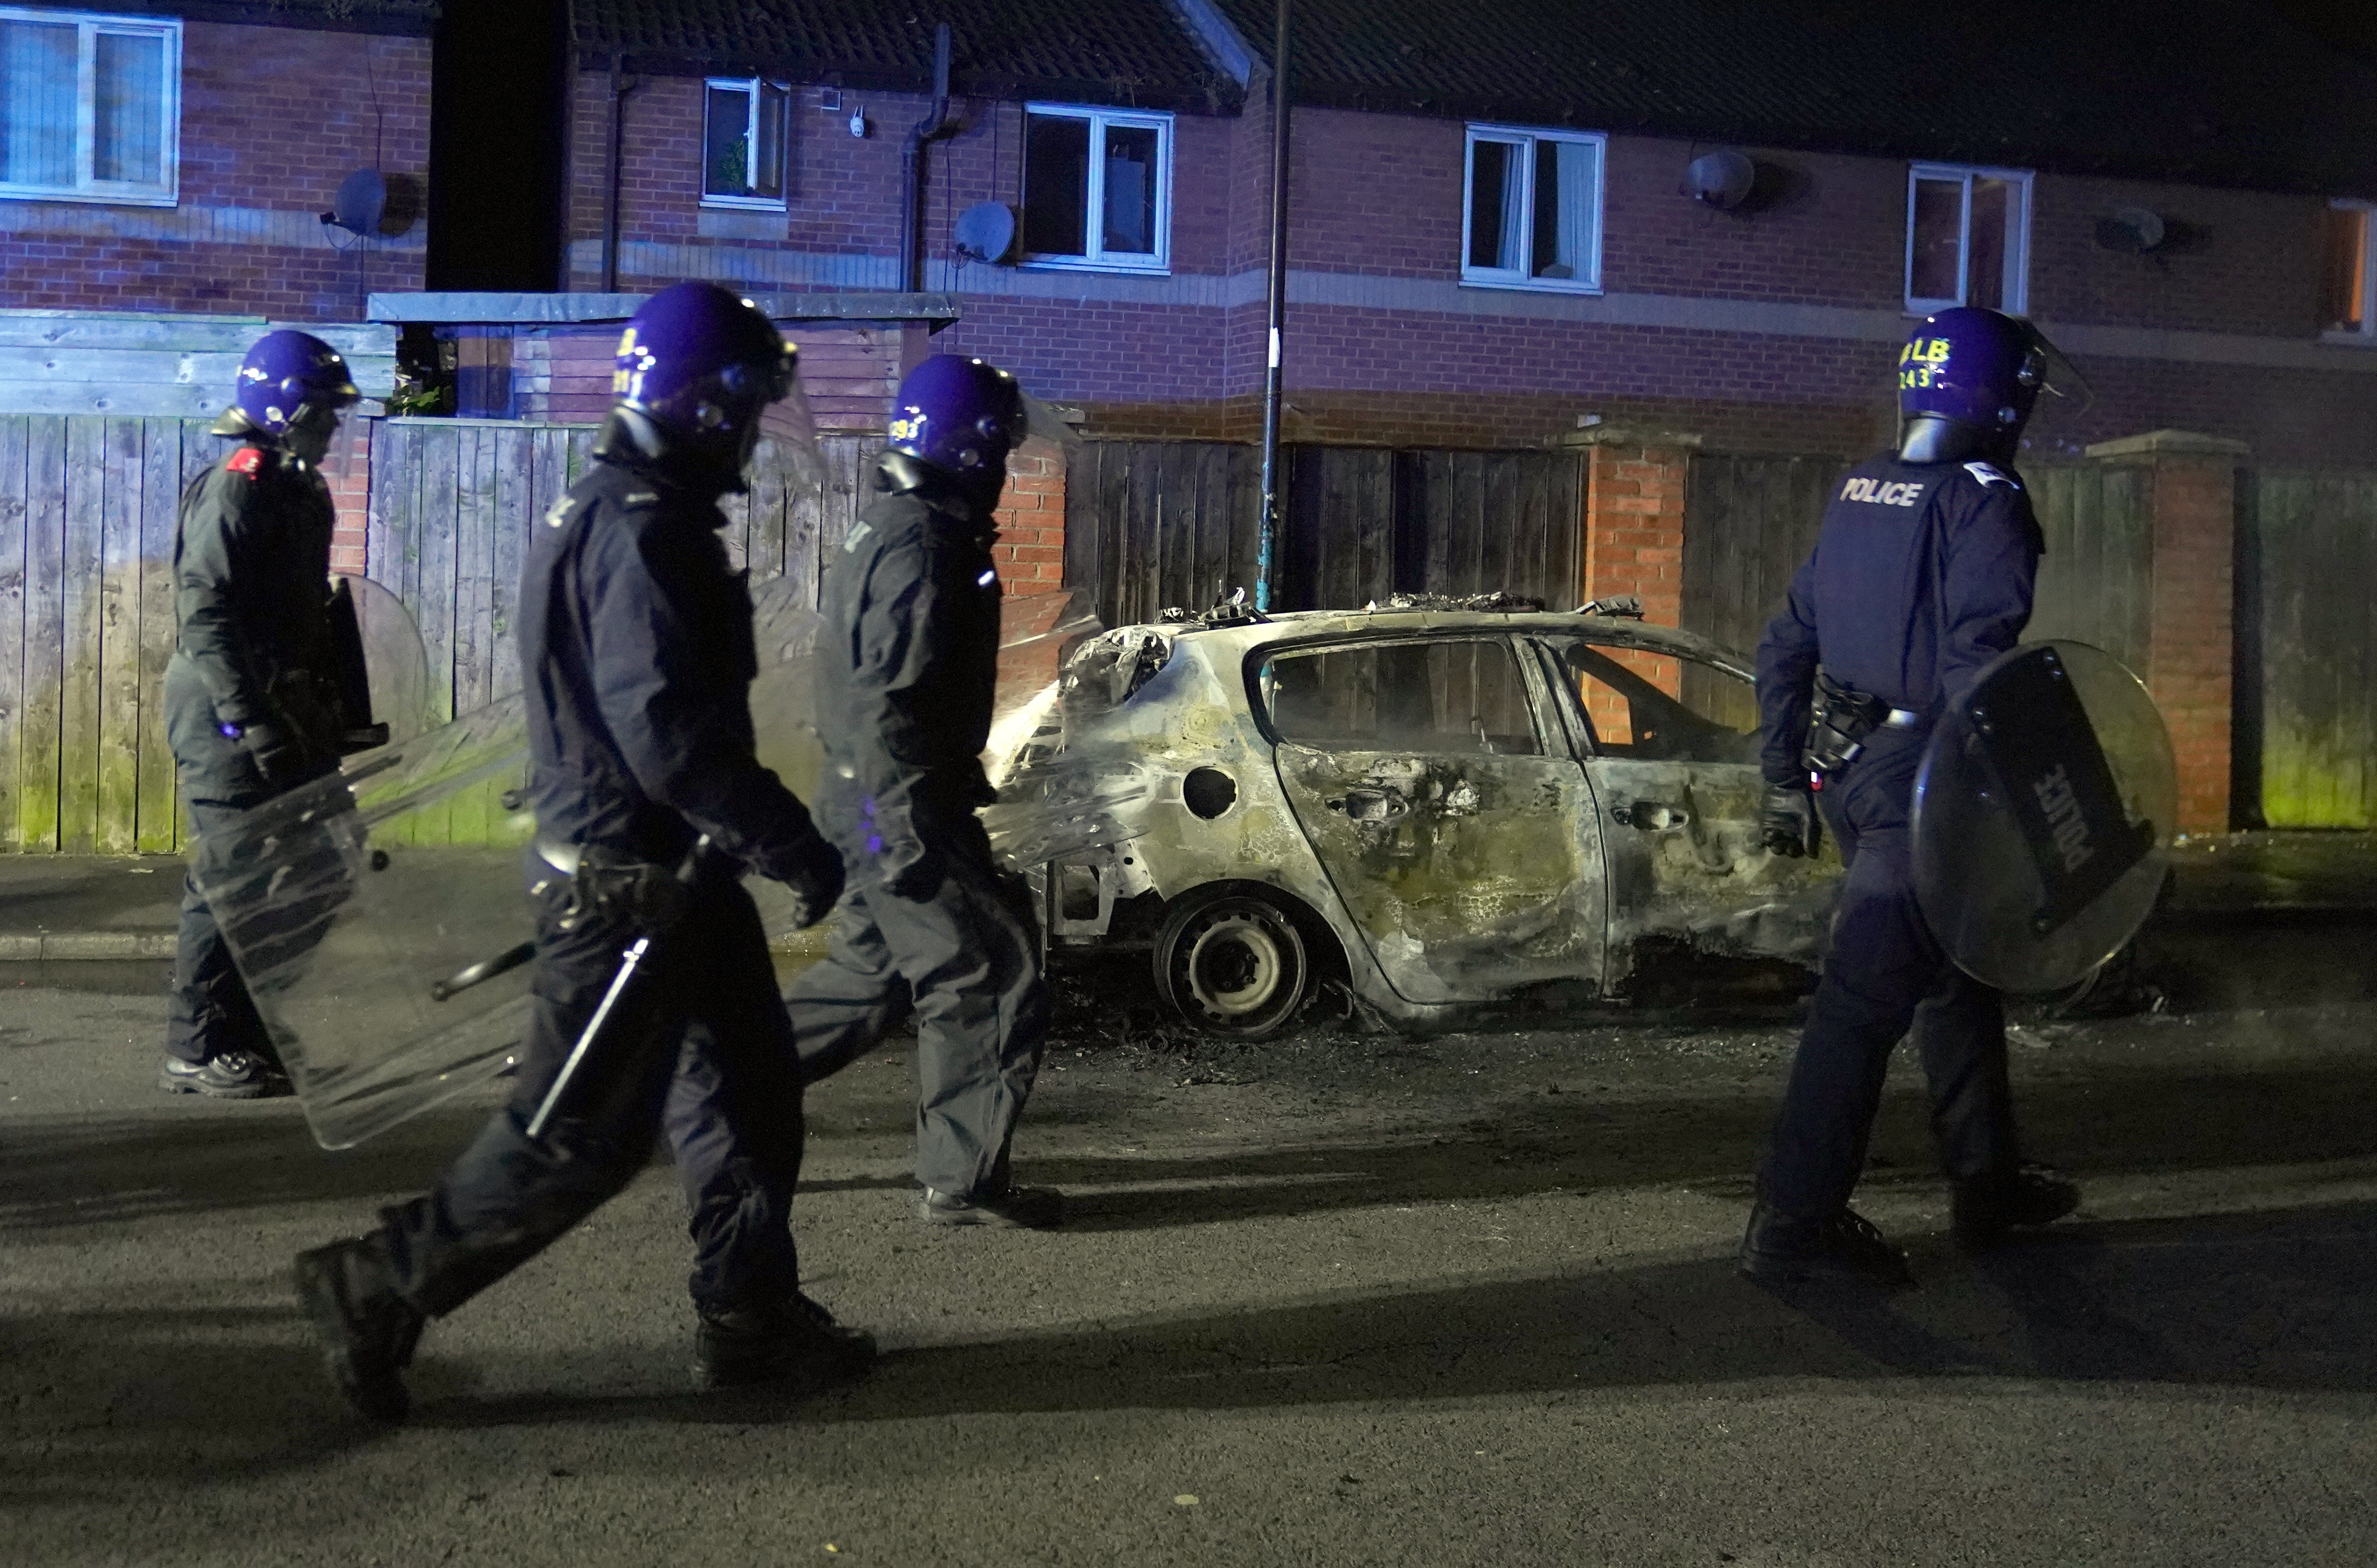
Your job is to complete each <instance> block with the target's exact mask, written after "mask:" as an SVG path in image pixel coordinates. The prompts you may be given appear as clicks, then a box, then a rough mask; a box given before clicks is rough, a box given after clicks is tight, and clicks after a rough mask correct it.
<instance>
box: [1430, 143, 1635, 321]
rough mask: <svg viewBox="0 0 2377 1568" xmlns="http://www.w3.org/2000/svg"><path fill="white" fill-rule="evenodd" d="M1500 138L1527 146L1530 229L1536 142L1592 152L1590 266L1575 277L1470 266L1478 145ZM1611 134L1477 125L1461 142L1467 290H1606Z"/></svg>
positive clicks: (1524, 188)
mask: <svg viewBox="0 0 2377 1568" xmlns="http://www.w3.org/2000/svg"><path fill="white" fill-rule="evenodd" d="M1481 141H1494V142H1501V143H1503V144H1504V145H1506V146H1518V147H1520V148H1522V149H1523V156H1522V157H1521V158H1520V160H1519V167H1520V176H1519V178H1520V185H1519V193H1520V200H1521V201H1522V203H1523V205H1524V206H1525V208H1526V209H1527V223H1528V232H1529V233H1533V232H1534V225H1535V144H1536V143H1537V142H1543V141H1557V142H1565V143H1567V144H1569V145H1570V146H1572V147H1588V148H1591V149H1592V150H1593V232H1592V233H1591V235H1590V236H1589V237H1588V239H1587V242H1586V244H1585V245H1584V259H1585V269H1584V270H1583V272H1581V273H1580V274H1579V275H1578V276H1576V277H1574V278H1538V277H1535V276H1534V275H1533V274H1531V273H1529V272H1526V271H1523V270H1522V269H1518V268H1514V267H1472V266H1471V265H1470V264H1469V234H1470V223H1471V221H1472V220H1473V219H1474V217H1475V209H1476V200H1477V192H1476V190H1475V185H1476V174H1477V144H1478V143H1479V142H1481ZM1608 174H1609V138H1608V136H1607V134H1605V133H1603V132H1601V131H1570V130H1554V129H1550V128H1547V127H1545V126H1497V125H1483V124H1480V125H1473V126H1470V127H1469V128H1468V134H1467V135H1466V136H1465V137H1464V138H1463V139H1462V143H1461V249H1460V252H1459V257H1460V261H1461V282H1462V286H1463V287H1464V288H1477V289H1532V290H1535V291H1536V292H1538V293H1555V294H1597V293H1601V292H1602V291H1601V231H1602V219H1603V216H1604V214H1606V213H1607V211H1608V209H1609V181H1608Z"/></svg>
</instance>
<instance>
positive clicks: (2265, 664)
mask: <svg viewBox="0 0 2377 1568" xmlns="http://www.w3.org/2000/svg"><path fill="white" fill-rule="evenodd" d="M2241 478H2242V483H2241V485H2240V495H2239V502H2240V505H2239V516H2238V565H2239V571H2238V629H2239V639H2238V643H2239V648H2238V653H2239V657H2238V665H2237V681H2236V704H2237V736H2236V742H2237V747H2238V750H2239V753H2240V767H2239V769H2238V772H2239V774H2240V778H2239V781H2238V782H2239V784H2240V785H2241V786H2242V787H2241V788H2240V806H2241V807H2242V808H2244V812H2245V814H2246V816H2247V820H2254V819H2255V818H2256V817H2258V819H2259V820H2262V821H2264V822H2266V823H2267V824H2268V825H2269V826H2271V827H2273V828H2370V827H2377V755H2372V754H2377V692H2372V689H2371V688H2372V687H2377V476H2371V475H2366V474H2332V473H2309V472H2302V471H2288V470H2275V471H2259V472H2256V471H2252V470H2248V471H2247V472H2246V473H2244V474H2243V475H2242V476H2241Z"/></svg>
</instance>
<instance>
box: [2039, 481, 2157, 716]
mask: <svg viewBox="0 0 2377 1568" xmlns="http://www.w3.org/2000/svg"><path fill="white" fill-rule="evenodd" d="M2022 473H2023V479H2024V482H2025V484H2026V485H2028V487H2029V490H2030V497H2031V507H2032V509H2033V510H2034V511H2036V512H2037V516H2038V527H2039V532H2040V533H2044V534H2045V535H2046V536H2047V554H2046V555H2044V556H2042V557H2039V562H2038V582H2037V590H2036V593H2035V595H2034V606H2033V609H2032V611H2031V616H2030V628H2029V629H2028V630H2027V631H2025V632H2024V634H2023V635H2024V637H2025V639H2028V640H2041V639H2045V638H2049V637H2067V638H2072V639H2075V640H2079V641H2082V642H2090V643H2094V644H2096V646H2097V647H2099V648H2102V649H2104V650H2105V651H2106V652H2108V653H2110V654H2112V655H2113V656H2114V657H2115V658H2117V659H2119V660H2120V661H2121V662H2122V663H2123V664H2127V665H2129V666H2130V667H2131V668H2132V669H2133V670H2136V671H2139V672H2140V673H2141V674H2143V673H2144V670H2145V667H2146V662H2147V658H2148V656H2149V655H2150V654H2151V652H2153V650H2152V648H2151V646H2150V645H2149V644H2150V637H2149V633H2150V630H2151V628H2152V624H2153V611H2154V523H2153V518H2152V515H2151V514H2150V512H2149V511H2148V506H2149V504H2150V499H2151V482H2152V473H2151V472H2150V471H2149V470H2147V469H2144V468H2142V467H2135V466H2131V465H2126V464H2111V463H2095V462H2087V463H2038V464H2035V465H2031V466H2027V467H2025V468H2024V470H2023V471H2022Z"/></svg>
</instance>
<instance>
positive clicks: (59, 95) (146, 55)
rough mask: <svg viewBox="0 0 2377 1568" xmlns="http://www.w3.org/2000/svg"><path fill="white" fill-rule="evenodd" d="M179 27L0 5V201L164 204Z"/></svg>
mask: <svg viewBox="0 0 2377 1568" xmlns="http://www.w3.org/2000/svg"><path fill="white" fill-rule="evenodd" d="M181 86H182V24H181V23H180V22H178V21H171V20H158V19H153V18H148V17H109V16H100V15H96V14H93V13H90V12H82V11H33V10H20V9H18V8H15V7H13V6H0V197H19V198H31V199H36V200H43V201H105V202H115V203H120V204H124V205H129V206H140V207H171V206H173V203H174V200H175V196H176V171H177V168H178V162H179V159H178V154H179V150H180V140H181V118H182V109H181Z"/></svg>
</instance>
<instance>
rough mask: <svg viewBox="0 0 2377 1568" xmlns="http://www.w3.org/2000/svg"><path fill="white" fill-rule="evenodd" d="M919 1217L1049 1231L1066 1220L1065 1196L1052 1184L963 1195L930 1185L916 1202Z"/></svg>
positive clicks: (935, 1221)
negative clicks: (1049, 1185)
mask: <svg viewBox="0 0 2377 1568" xmlns="http://www.w3.org/2000/svg"><path fill="white" fill-rule="evenodd" d="M916 1217H917V1218H918V1219H921V1220H923V1221H924V1222H925V1223H926V1225H996V1226H1001V1227H1005V1228H1007V1229H1009V1230H1049V1229H1053V1228H1055V1227H1057V1225H1059V1224H1061V1223H1063V1221H1064V1218H1065V1196H1064V1194H1063V1193H1061V1192H1058V1191H1056V1190H1055V1189H1054V1188H1048V1187H1013V1186H1009V1187H1003V1188H1000V1189H998V1190H997V1191H985V1192H974V1193H971V1194H967V1195H960V1194H958V1193H955V1192H944V1191H941V1190H940V1189H939V1188H938V1187H927V1188H926V1189H925V1195H924V1196H923V1197H922V1198H920V1199H918V1200H917V1201H916Z"/></svg>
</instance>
